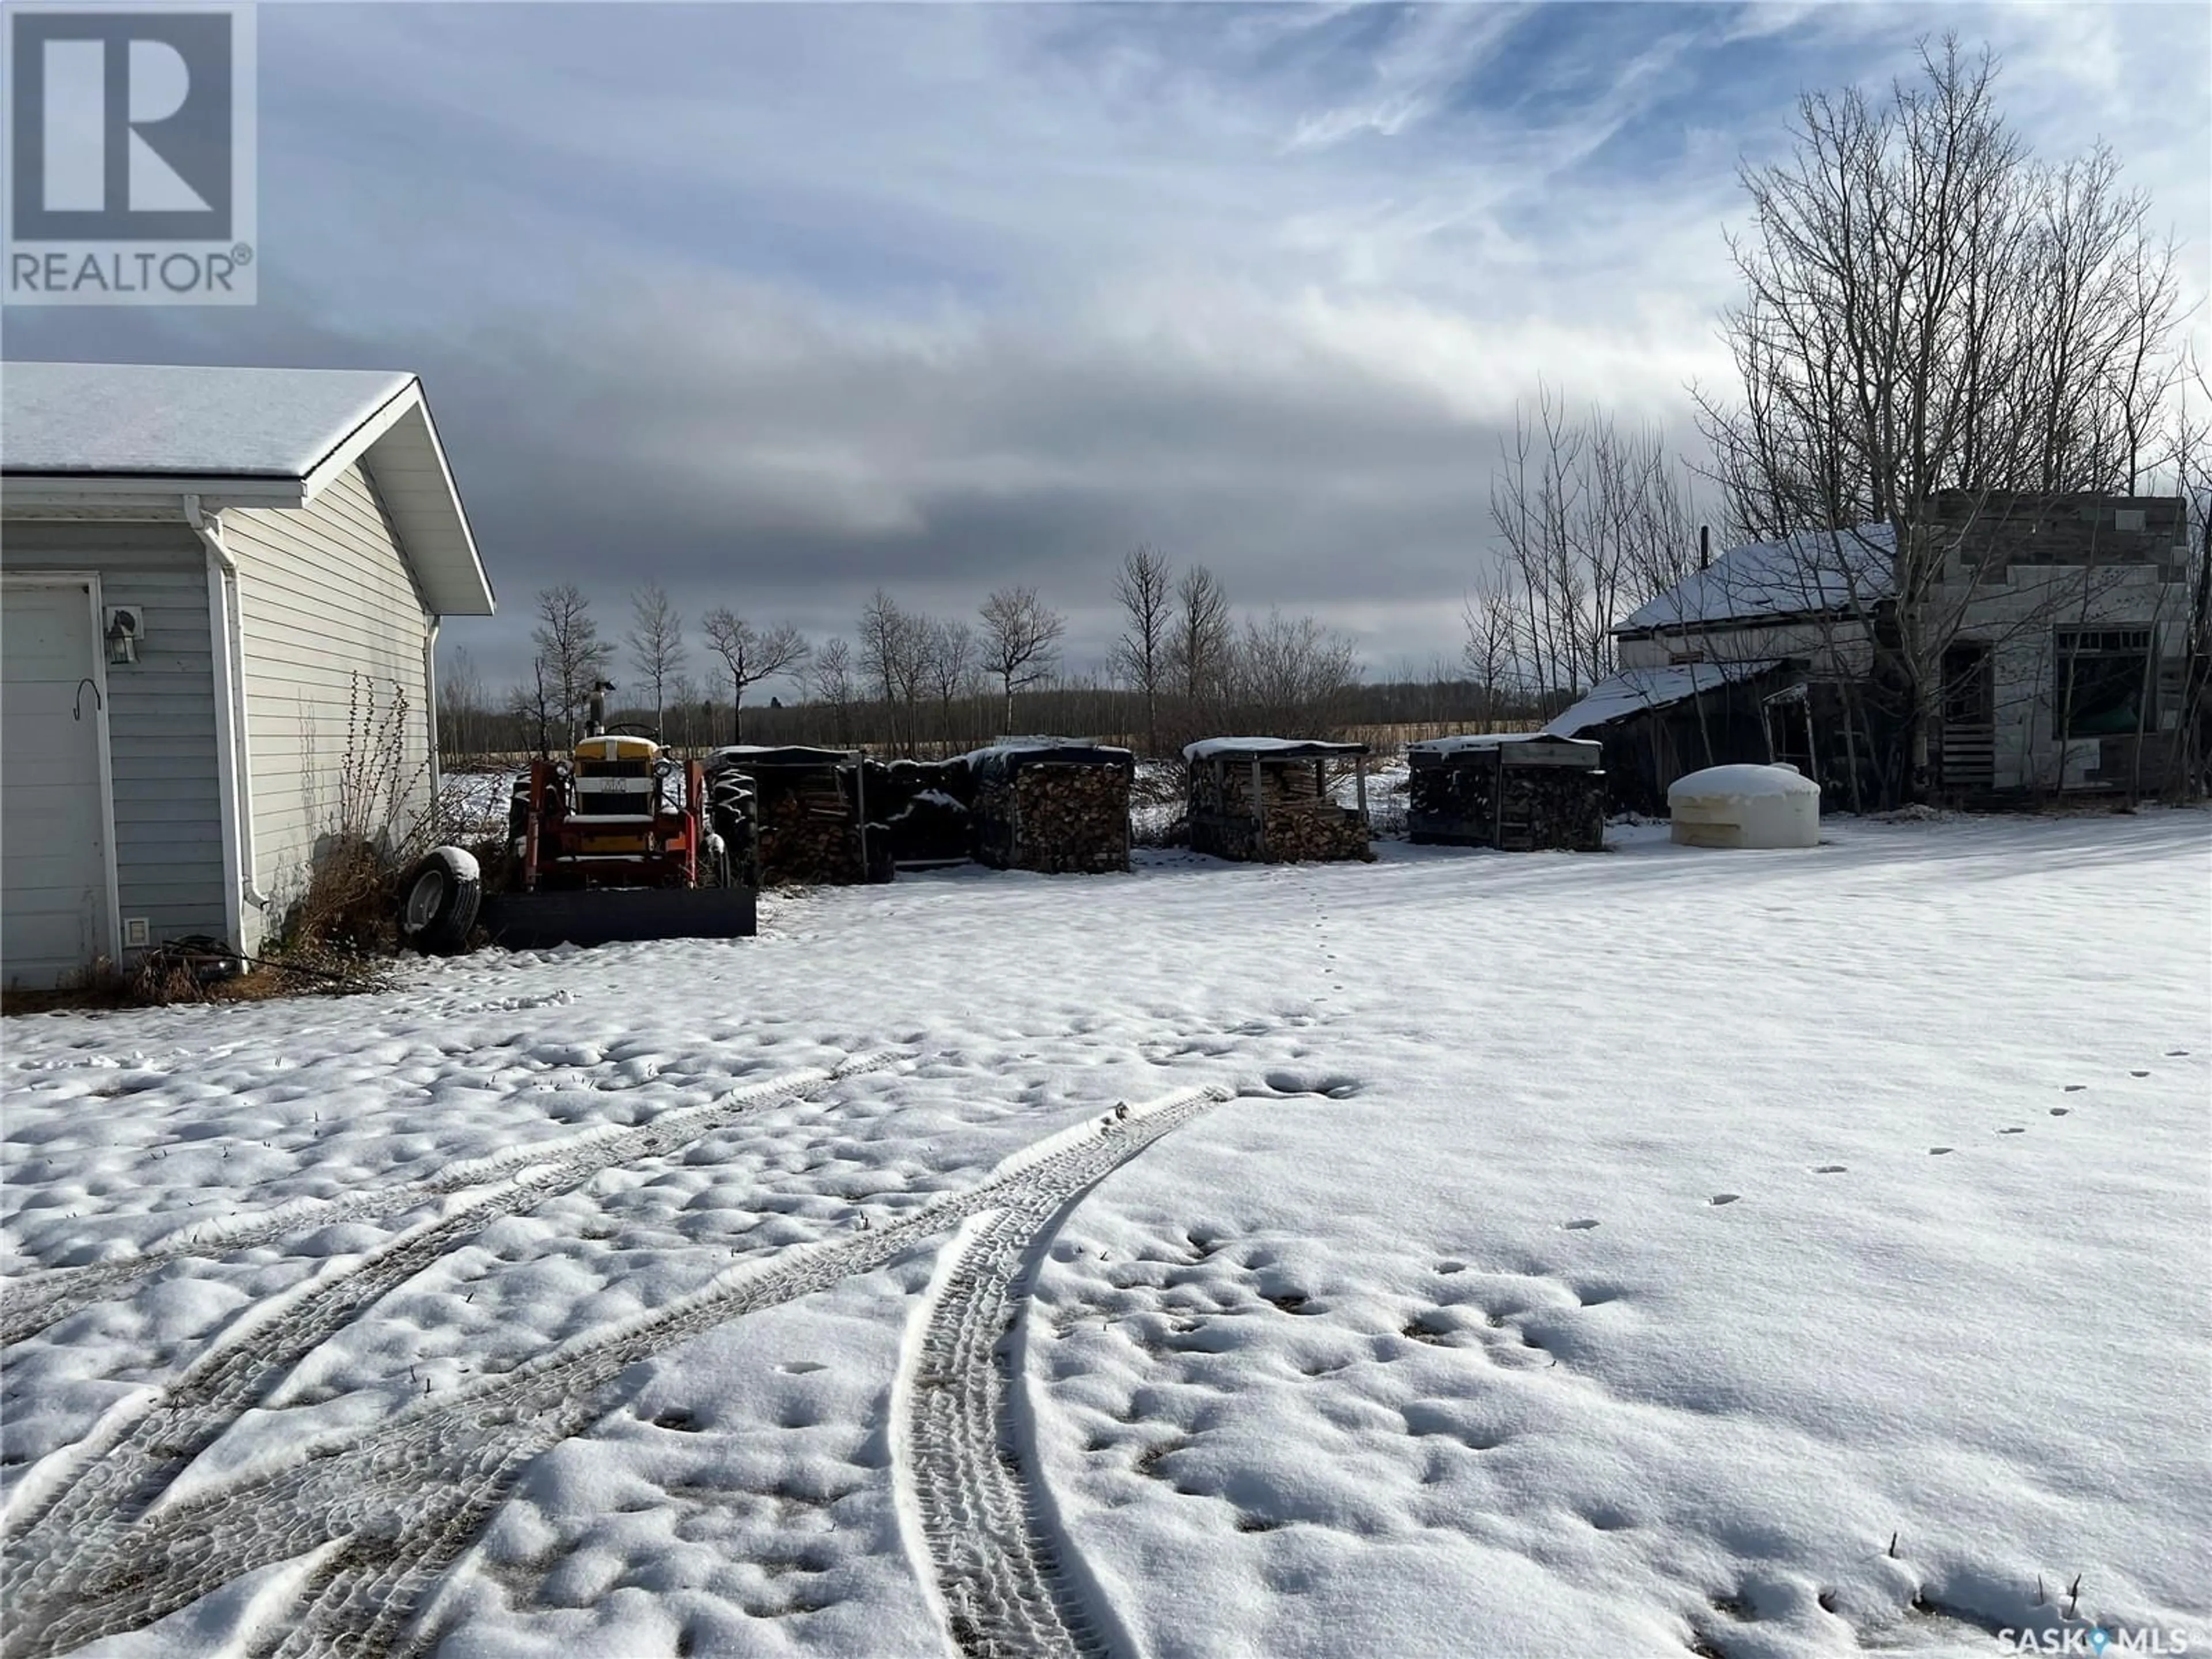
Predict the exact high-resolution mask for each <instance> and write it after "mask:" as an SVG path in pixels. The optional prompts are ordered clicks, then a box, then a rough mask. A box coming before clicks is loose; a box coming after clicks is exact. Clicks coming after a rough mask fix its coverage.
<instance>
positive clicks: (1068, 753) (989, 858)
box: [963, 738, 1137, 875]
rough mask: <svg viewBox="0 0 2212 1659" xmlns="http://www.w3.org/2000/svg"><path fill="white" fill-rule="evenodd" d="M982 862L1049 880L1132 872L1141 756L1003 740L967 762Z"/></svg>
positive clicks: (1055, 742) (1098, 747)
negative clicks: (1132, 812) (1132, 795)
mask: <svg viewBox="0 0 2212 1659" xmlns="http://www.w3.org/2000/svg"><path fill="white" fill-rule="evenodd" d="M963 758H964V761H965V763H966V766H967V769H968V774H969V781H970V784H971V787H972V794H971V800H972V803H973V805H972V811H973V813H974V822H975V857H976V860H978V861H979V862H980V863H983V864H987V865H991V866H994V867H995V868H998V869H1001V870H1009V869H1011V870H1035V871H1038V872H1042V873H1043V874H1045V875H1069V874H1098V873H1103V872H1106V871H1109V870H1126V869H1127V868H1128V867H1129V786H1130V784H1131V782H1132V781H1133V779H1134V778H1135V775H1136V768H1137V761H1136V757H1135V756H1134V755H1133V754H1131V753H1130V752H1129V751H1128V750H1126V749H1117V748H1113V747H1110V746H1109V745H1106V744H1093V743H1079V742H1074V741H1070V740H1064V739H1058V738H1049V739H1036V740H1032V741H1024V742H1011V743H1002V744H996V745H994V747H992V748H989V749H979V750H975V752H974V753H973V754H970V755H968V756H966V757H963Z"/></svg>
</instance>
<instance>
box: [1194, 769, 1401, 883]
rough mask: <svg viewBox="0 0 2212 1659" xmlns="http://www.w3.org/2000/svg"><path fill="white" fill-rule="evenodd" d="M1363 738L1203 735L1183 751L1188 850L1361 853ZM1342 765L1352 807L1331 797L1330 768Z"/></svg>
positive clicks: (1367, 850)
mask: <svg viewBox="0 0 2212 1659" xmlns="http://www.w3.org/2000/svg"><path fill="white" fill-rule="evenodd" d="M1369 752H1370V751H1369V750H1368V747H1367V745H1366V744H1364V743H1323V742H1319V741H1308V740H1302V739H1298V738H1205V739H1203V740H1202V741H1200V742H1198V743H1194V744H1190V745H1189V746H1188V747H1187V748H1186V749H1185V750H1183V751H1182V754H1183V760H1184V761H1185V763H1187V764H1188V769H1189V774H1190V787H1189V818H1188V822H1189V827H1190V845H1191V850H1192V851H1193V852H1196V853H1210V854H1212V855H1213V856H1214V857H1216V858H1224V859H1233V860H1237V861H1239V862H1243V863H1295V862H1299V861H1303V860H1325V859H1368V860H1371V859H1373V858H1374V856H1375V853H1374V849H1373V848H1371V847H1370V846H1369V844H1368V843H1369V842H1370V840H1372V839H1373V831H1372V829H1371V827H1370V824H1369V823H1368V817H1367V757H1368V754H1369ZM1333 767H1334V768H1335V769H1337V770H1338V772H1339V774H1340V775H1341V774H1342V772H1343V771H1344V770H1345V769H1347V768H1348V769H1349V770H1350V774H1351V776H1352V781H1353V798H1354V799H1355V800H1356V802H1357V803H1358V804H1357V805H1352V806H1341V805H1338V804H1337V800H1336V795H1335V790H1334V780H1333V779H1332V777H1331V776H1330V769H1331V768H1333Z"/></svg>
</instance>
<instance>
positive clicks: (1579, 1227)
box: [1566, 1218, 1597, 1233]
mask: <svg viewBox="0 0 2212 1659" xmlns="http://www.w3.org/2000/svg"><path fill="white" fill-rule="evenodd" d="M1596 1225H1597V1223H1596V1222H1595V1221H1591V1220H1589V1219H1588V1218H1584V1219H1583V1220H1581V1221H1570V1222H1568V1223H1567V1224H1566V1231H1569V1232H1571V1233H1584V1232H1588V1231H1589V1230H1590V1229H1591V1228H1593V1227H1595V1226H1596Z"/></svg>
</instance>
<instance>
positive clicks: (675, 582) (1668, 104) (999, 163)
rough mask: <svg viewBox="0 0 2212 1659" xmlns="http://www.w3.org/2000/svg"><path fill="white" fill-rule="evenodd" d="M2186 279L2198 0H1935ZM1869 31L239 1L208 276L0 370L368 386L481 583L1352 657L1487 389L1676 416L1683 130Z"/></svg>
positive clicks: (1421, 533) (1386, 651) (1682, 332)
mask: <svg viewBox="0 0 2212 1659" xmlns="http://www.w3.org/2000/svg"><path fill="white" fill-rule="evenodd" d="M1957 21H1958V23H1959V27H1960V28H1961V30H1962V32H1964V33H1967V34H1968V35H1969V37H1970V38H1980V37H1982V36H1988V37H1990V38H1991V39H1993V40H1996V42H1997V44H1998V45H1999V46H2001V47H2002V49H2003V50H2004V52H2006V54H2007V56H2008V62H2009V64H2010V65H2011V68H2010V70H2009V71H2008V78H2007V82H2006V91H2007V95H2008V107H2009V108H2011V109H2013V110H2014V111H2015V114H2016V116H2017V117H2018V118H2020V120H2021V124H2022V125H2023V127H2024V128H2025V129H2026V130H2027V131H2028V132H2029V133H2030V136H2031V137H2033V139H2034V140H2035V141H2036V142H2037V143H2039V144H2040V145H2042V146H2043V147H2044V148H2045V149H2053V150H2065V149H2075V148H2078V147H2079V146H2080V144H2081V143H2084V142H2086V141H2087V138H2088V137H2090V136H2092V135H2093V134H2095V133H2097V132H2100V131H2101V132H2102V133H2103V134H2104V136H2106V137H2110V138H2111V139H2112V141H2113V142H2114V143H2117V144H2118V146H2119V147H2120V149H2122V152H2123V154H2124V155H2126V156H2127V157H2128V158H2129V160H2130V174H2131V176H2133V177H2136V178H2137V179H2140V180H2141V181H2142V182H2143V183H2145V184H2147V185H2149V186H2150V187H2152V188H2153V189H2154V191H2158V192H2159V194H2160V202H2161V205H2162V207H2163V208H2166V209H2170V210H2171V211H2172V213H2173V215H2174V216H2175V218H2176V221H2177V223H2178V225H2179V228H2181V229H2182V230H2183V231H2184V233H2185V234H2186V235H2187V236H2188V237H2190V238H2191V242H2192V251H2191V266H2190V271H2191V281H2192V283H2194V284H2195V285H2196V287H2197V289H2200V290H2201V289H2203V287H2204V286H2205V285H2206V280H2205V269H2206V267H2205V265H2204V262H2203V246H2204V242H2205V234H2204V233H2205V216H2206V204H2205V201H2204V191H2203V166H2202V156H2203V154H2204V153H2205V147H2206V144H2207V143H2208V142H2212V119H2208V112H2207V105H2208V99H2207V95H2206V92H2205V89H2204V88H2203V84H2202V81H2201V76H2199V77H2196V78H2192V77H2191V73H2190V64H2191V63H2192V62H2193V63H2195V64H2200V65H2201V63H2202V60H2203V46H2204V45H2205V43H2206V37H2207V28H2206V24H2205V19H2204V16H2203V13H2202V11H2201V9H2193V8H2189V9H2185V8H2171V9H2168V8H2149V9H2144V8H2131V9H2111V10H2106V9H2097V8H2084V9H2059V8H2039V9H2006V10H2002V11H1971V12H1961V13H1960V14H1959V15H1958V20H1957ZM1930 26H1931V20H1930V18H1929V15H1927V14H1925V12H1924V11H1922V10H1912V11H1902V10H1889V9H1877V8H1870V7H1816V8H1810V9H1804V10H1802V11H1800V12H1796V13H1784V12H1783V11H1781V10H1780V9H1776V8H1765V7H1761V8H1754V9H1748V10H1744V11H1735V10H1721V9H1692V8H1686V7H1666V8H1631V9H1624V10H1614V9H1600V8H1595V7H1583V6H1560V7H1551V8H1540V9H1533V10H1525V11H1523V10H1510V9H1502V8H1492V7H1479V8H1478V7H1462V8H1439V9H1432V10H1413V11H1401V10H1395V9H1352V10H1344V9H1325V8H1320V7H1294V8H1287V9H1280V10H1269V9H1250V8H1201V7H1192V8H1183V9H1148V8H1083V9H1073V8H1070V9H1058V8H1041V7H1021V8H976V9H946V8H926V9H899V8H892V9H866V10H863V9H848V8H771V7H727V8H702V7H678V8H667V9H661V8H649V9H640V8H605V9H600V8H583V7H550V8H519V7H450V8H449V7H368V8H354V7H312V8H271V9H264V12H263V14H262V58H263V64H264V69H263V83H264V86H263V97H262V131H263V164H262V179H263V183H262V223H263V238H264V265H263V275H262V282H263V289H262V292H263V295H264V299H263V303H262V304H261V306H260V307H258V308H256V309H255V310H253V311H252V312H250V313H237V312H212V311H210V312H202V313H186V312H162V313H118V312H112V311H109V312H103V313H75V314H72V313H57V312H46V313H11V314H10V316H9V340H8V343H7V344H8V349H9V353H10V354H11V355H17V356H100V357H116V358H131V357H140V358H157V359H158V358H168V359H179V360H185V361H195V360H197V361H235V362H272V363H299V364H332V365H379V366H392V367H405V368H416V369H418V370H419V371H421V372H422V374H423V375H424V378H425V380H426V384H427V385H428V388H429V392H430V397H431V401H432V404H433V406H434V408H435V410H436V411H437V413H438V416H439V420H440V424H441V429H442V431H443V432H444V433H445V435H446V437H447V442H448V446H449V447H450V448H451V450H452V452H453V459H454V465H455V469H456V472H457V475H458V477H459V480H460V483H461V485H462V489H463V491H464V494H465V497H466V499H467V501H468V505H469V507H470V510H471V516H472V518H473V520H474V521H475V523H476V526H477V532H478V535H479V538H480V540H481V541H482V543H483V547H484V550H485V555H486V558H487V561H488V562H489V565H490V567H491V568H492V571H493V574H494V579H495V582H496V583H497V585H498V586H499V589H500V592H501V599H502V603H503V605H504V608H505V611H506V615H505V616H504V617H501V618H500V619H498V620H497V621H495V622H494V623H488V624H482V625H467V626H464V625H459V624H457V625H456V626H455V627H454V628H453V630H452V637H453V639H454V640H455V641H457V642H460V643H465V644H469V645H470V646H471V647H472V648H473V649H474V651H475V653H476V654H477V657H478V659H479V660H480V661H481V662H482V664H483V665H484V667H485V669H486V670H487V671H488V672H489V674H490V675H491V676H493V677H494V678H507V677H510V676H513V675H514V674H516V673H518V672H519V671H520V668H521V666H522V665H523V661H524V659H525V655H526V648H527V647H526V635H527V627H528V617H527V613H528V611H529V608H530V599H531V596H532V592H533V591H534V590H535V589H536V588H537V587H538V586H542V585H544V584H546V583H549V582H552V581H556V580H578V581H580V582H581V583H583V584H584V585H585V586H586V589H587V590H588V591H590V592H592V593H593V595H594V596H595V598H596V599H598V601H599V605H600V609H601V611H602V616H603V622H604V623H605V625H606V626H607V627H608V628H609V629H610V631H613V632H619V631H620V625H621V623H622V620H623V613H624V611H626V606H625V605H624V603H623V601H624V596H625V595H626V593H627V592H628V591H629V588H630V586H632V585H633V584H634V583H635V582H637V581H640V580H645V579H647V578H654V579H658V580H660V581H662V582H663V583H664V584H665V586H667V587H668V588H669V589H670V591H671V593H673V594H674V596H675V597H676V599H677V600H678V604H679V605H683V606H684V607H685V608H686V609H687V610H690V611H692V612H693V613H695V614H696V611H698V610H700V609H702V608H704V607H706V606H708V605H716V604H728V605H732V606H735V607H737V608H738V609H741V610H744V611H748V612H749V613H751V614H755V615H758V616H761V617H765V618H773V619H782V618H786V617H788V618H790V619H792V620H793V621H796V622H798V623H799V624H800V625H801V626H803V627H805V628H806V629H809V630H810V631H813V632H816V633H820V632H823V631H828V630H832V629H842V628H846V627H848V626H849V624H850V621H851V618H852V617H853V616H854V613H855V611H857V610H858V608H859V606H860V604H861V603H862V602H863V601H864V600H865V599H866V595H867V593H868V592H869V591H870V590H871V589H872V588H873V587H875V586H878V584H881V585H884V586H888V587H890V588H891V589H892V590H893V591H894V592H896V593H897V594H898V595H899V596H900V597H901V599H902V600H904V601H906V602H908V603H911V604H915V605H921V606H923V607H926V608H928V609H932V610H936V611H946V612H960V613H967V612H971V611H972V610H973V607H974V605H975V603H976V602H977V601H978V600H979V599H981V595H982V593H983V592H984V591H985V590H986V589H987V588H988V587H989V586H994V585H996V584H999V583H1001V582H1006V581H1016V580H1019V581H1030V582H1034V583H1036V585H1037V586H1040V587H1042V589H1043V590H1044V591H1045V592H1046V593H1047V594H1048V597H1049V598H1050V599H1052V600H1053V601H1054V603H1056V604H1058V605H1061V606H1063V607H1064V608H1066V609H1067V610H1069V611H1071V612H1072V613H1073V617H1074V624H1075V625H1074V629H1073V641H1072V642H1073V654H1074V655H1075V656H1077V657H1078V658H1095V657H1097V655H1099V654H1101V653H1103V647H1104V645H1105V642H1106V641H1107V639H1108V637H1109V635H1110V632H1111V619H1110V617H1109V615H1108V613H1107V584H1108V570H1109V567H1110V565H1111V564H1112V563H1113V562H1114V561H1115V560H1116V559H1118V557H1119V556H1121V553H1122V552H1123V551H1124V550H1126V549H1127V547H1128V546H1129V545H1130V544H1132V543H1133V542H1134V541H1136V540H1138V539H1140V538H1142V539H1148V540H1151V541H1153V542H1155V543H1157V544H1160V545H1161V546H1163V547H1164V548H1165V549H1166V550H1168V551H1169V552H1170V555H1171V556H1175V557H1176V558H1177V559H1179V560H1186V561H1187V560H1192V559H1202V560H1204V561H1206V562H1208V563H1210V564H1212V566H1213V567H1214V568H1217V569H1218V570H1219V571H1220V572H1221V573H1222V574H1223V575H1224V576H1225V578H1226V580H1228V582H1229V584H1230V586H1231V590H1232V592H1234V593H1235V594H1236V595H1237V597H1238V599H1240V600H1242V601H1243V602H1245V603H1247V604H1250V605H1258V606H1261V607H1264V606H1265V605H1268V604H1281V605H1285V606H1288V607H1292V608H1297V609H1311V610H1315V611H1322V612H1323V613H1325V614H1326V615H1327V616H1328V618H1329V619H1330V620H1331V621H1333V622H1335V623H1338V624H1339V625H1342V626H1346V627H1348V628H1351V629H1355V630H1356V631H1358V633H1359V634H1360V635H1361V636H1362V639H1363V641H1364V645H1365V646H1366V647H1367V649H1368V651H1369V654H1370V660H1373V661H1375V662H1376V663H1378V664H1380V663H1383V662H1387V661H1389V660H1390V659H1395V658H1407V659H1420V658H1424V657H1426V656H1427V655H1429V654H1431V653H1436V652H1443V653H1451V652H1453V651H1455V647H1456V637H1455V636H1456V633H1457V623H1456V611H1457V603H1458V599H1459V596H1460V594H1461V592H1462V591H1463V589H1464V587H1465V586H1466V584H1467V581H1468V579H1469V577H1470V575H1471V574H1473V572H1474V570H1475V569H1476V568H1478V566H1479V564H1480V562H1481V561H1482V560H1484V559H1485V558H1486V557H1487V556H1489V547H1490V541H1491V538H1490V535H1489V527H1488V521H1487V510H1486V503H1487V498H1488V492H1489V472H1490V466H1491V463H1492V459H1493V458H1494V456H1495V454H1496V451H1497V442H1498V435H1500V433H1501V432H1502V431H1503V430H1504V429H1506V428H1508V427H1509V426H1510V421H1511V416H1512V410H1513V407H1514V404H1515V402H1516V399H1521V398H1529V397H1532V396H1533V395H1534V392H1535V390H1536V387H1537V386H1538V383H1539V381H1540V380H1543V381H1546V382H1548V383H1549V384H1550V385H1551V386H1553V387H1554V388H1555V389H1560V390H1564V391H1565V392H1567V393H1568V394H1569V395H1570V396H1571V397H1573V398H1577V399H1588V398H1599V399H1602V400H1604V401H1605V402H1606V403H1607V404H1608V405H1609V406H1611V407H1613V408H1615V409H1616V410H1620V411H1621V412H1623V413H1624V414H1626V415H1629V416H1632V417H1636V418H1641V419H1646V420H1655V421H1662V422H1665V423H1666V424H1667V426H1668V431H1669V434H1670V436H1672V437H1674V439H1676V440H1677V441H1679V442H1680V443H1682V444H1683V445H1685V446H1686V445H1688V444H1689V443H1690V442H1691V441H1692V433H1691V430H1690V423H1689V421H1688V416H1687V408H1686V400H1685V398H1684V395H1683V386H1684V385H1685V383H1686V382H1687V381H1689V380H1692V379H1713V378H1717V377H1718V376H1719V375H1720V374H1721V372H1722V370H1723V368H1724V363H1723V360H1722V359H1721V358H1720V356H1719V355H1718V353H1717V347H1716V344H1715V342H1714V339H1713V322H1712V319H1713V315H1714V312H1715V309H1716V307H1717V305H1718V304H1719V303H1720V301H1722V300H1723V298H1724V297H1725V296H1726V295H1727V294H1728V292H1729V282H1728V271H1727V267H1726V264H1725V252H1724V248H1723V243H1722V239H1721V230H1722V228H1723V223H1724V222H1725V221H1726V220H1727V219H1728V218H1729V216H1732V215H1733V214H1734V213H1735V211H1736V198H1735V189H1734V184H1733V170H1734V167H1735V160H1736V157H1737V155H1738V154H1739V153H1740V152H1741V151H1744V150H1750V151H1752V152H1753V153H1754V154H1755V153H1759V152H1760V151H1761V150H1763V149H1771V147H1772V146H1774V145H1776V144H1778V143H1780V142H1782V141H1783V138H1784V132H1785V129H1786V125H1787V120H1788V117H1789V112H1790V104H1791V101H1792V100H1793V99H1794V96H1795V94H1796V90H1797V88H1798V87H1799V86H1800V85H1801V84H1832V83H1833V82H1836V81H1837V80H1838V79H1841V78H1844V77H1846V76H1850V77H1853V78H1864V77H1867V76H1883V75H1887V73H1890V72H1892V71H1893V70H1902V69H1903V68H1904V67H1905V66H1906V65H1907V64H1908V63H1909V60H1910V55H1911V50H1912V42H1913V40H1914V39H1915V37H1916V36H1917V34H1919V33H1923V32H1925V31H1926V30H1927V29H1928V28H1929V27H1930Z"/></svg>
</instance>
